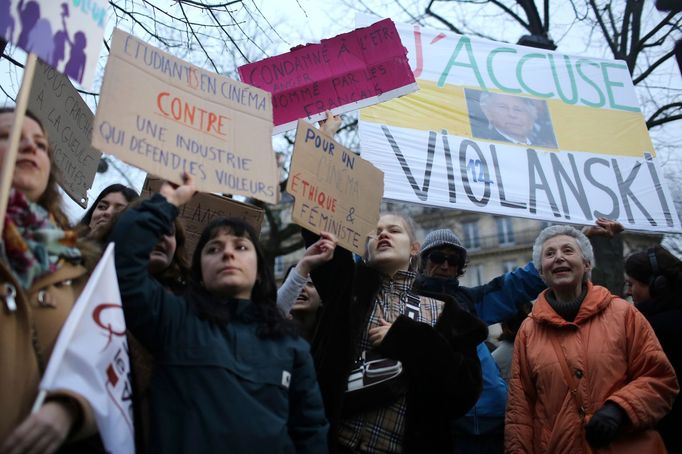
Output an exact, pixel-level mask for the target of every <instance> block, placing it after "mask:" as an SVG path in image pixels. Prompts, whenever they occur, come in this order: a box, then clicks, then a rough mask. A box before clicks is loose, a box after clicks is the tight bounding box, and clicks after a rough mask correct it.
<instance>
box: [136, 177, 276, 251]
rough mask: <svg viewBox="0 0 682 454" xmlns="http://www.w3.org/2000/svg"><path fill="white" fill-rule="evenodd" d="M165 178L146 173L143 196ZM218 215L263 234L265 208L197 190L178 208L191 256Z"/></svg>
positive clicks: (157, 188)
mask: <svg viewBox="0 0 682 454" xmlns="http://www.w3.org/2000/svg"><path fill="white" fill-rule="evenodd" d="M162 183H163V180H161V179H159V178H155V177H153V176H150V175H147V179H146V180H145V181H144V186H142V193H141V194H140V195H141V196H142V197H151V196H152V195H153V194H155V193H157V192H159V189H160V188H161V184H162ZM216 217H228V218H237V219H241V220H242V221H244V222H246V223H247V224H249V225H250V226H251V227H253V229H254V230H255V231H256V234H260V231H261V227H262V225H263V219H264V218H265V210H263V209H262V208H259V207H257V206H254V205H249V204H247V203H242V202H239V201H237V200H232V199H228V198H227V197H223V196H220V195H216V194H207V193H205V192H197V193H196V194H194V196H193V197H192V199H191V200H190V201H189V202H187V203H185V204H184V205H182V206H181V207H179V208H178V218H179V219H180V221H181V222H182V225H183V227H184V228H185V235H186V238H185V241H186V242H185V250H186V251H187V253H188V254H189V255H190V257H191V256H192V253H193V252H194V248H195V247H196V244H197V243H198V242H199V237H200V236H201V232H203V231H204V228H205V227H206V225H207V224H208V223H209V222H211V221H212V220H213V218H216Z"/></svg>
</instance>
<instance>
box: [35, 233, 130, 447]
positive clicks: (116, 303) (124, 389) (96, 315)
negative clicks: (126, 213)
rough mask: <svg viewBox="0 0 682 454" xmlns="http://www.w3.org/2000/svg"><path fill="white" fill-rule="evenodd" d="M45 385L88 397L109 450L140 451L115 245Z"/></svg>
mask: <svg viewBox="0 0 682 454" xmlns="http://www.w3.org/2000/svg"><path fill="white" fill-rule="evenodd" d="M40 389H41V390H44V391H53V390H68V391H72V392H75V393H77V394H79V395H81V396H83V397H84V398H86V399H87V400H88V402H90V405H91V407H92V409H93V411H94V413H95V417H96V418H97V426H98V427H99V432H100V435H101V436H102V441H103V442H104V446H105V447H106V449H107V451H109V452H113V453H116V454H124V453H134V452H135V444H134V438H135V437H134V430H133V405H132V385H131V381H130V359H129V358H128V342H127V339H126V325H125V319H124V318H123V308H122V306H121V294H120V293H119V290H118V280H117V278H116V267H115V265H114V244H113V243H111V244H109V247H107V250H106V251H105V252H104V255H103V256H102V259H101V260H100V262H99V263H98V264H97V267H96V268H95V271H94V272H93V273H92V276H91V277H90V280H89V281H88V283H87V284H86V286H85V289H83V293H81V295H80V297H79V298H78V301H77V302H76V304H75V305H74V307H73V310H72V311H71V314H69V318H68V319H67V320H66V323H64V326H63V328H62V331H61V333H60V334H59V338H58V339H57V344H56V345H55V348H54V351H53V353H52V356H51V357H50V362H49V364H48V365H47V369H46V370H45V374H44V375H43V379H42V381H41V383H40Z"/></svg>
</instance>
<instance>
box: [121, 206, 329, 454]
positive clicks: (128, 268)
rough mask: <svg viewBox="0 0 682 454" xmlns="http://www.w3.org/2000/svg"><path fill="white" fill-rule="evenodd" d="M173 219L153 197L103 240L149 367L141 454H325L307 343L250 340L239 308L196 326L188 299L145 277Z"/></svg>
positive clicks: (246, 317) (245, 309) (249, 324)
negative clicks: (222, 319)
mask: <svg viewBox="0 0 682 454" xmlns="http://www.w3.org/2000/svg"><path fill="white" fill-rule="evenodd" d="M176 216H177V209H176V208H175V207H174V206H173V205H171V204H169V203H168V202H166V201H165V199H164V198H163V197H161V196H158V195H157V196H154V198H152V199H151V200H149V201H146V202H144V203H143V204H142V205H141V206H140V207H138V208H136V209H131V210H128V211H127V212H125V213H124V214H123V215H122V216H121V218H120V220H119V221H118V223H117V224H116V227H115V228H114V230H113V233H112V237H111V239H112V240H113V241H115V243H116V270H117V273H118V280H119V286H120V290H121V297H122V300H123V308H124V312H125V317H126V323H127V326H128V329H129V330H131V331H132V333H133V334H134V335H135V336H136V337H137V339H139V340H140V342H142V344H143V345H144V346H145V347H146V348H147V349H149V351H150V352H151V353H152V354H153V355H154V358H155V361H156V365H155V369H154V375H153V378H152V384H151V408H150V414H151V435H150V446H149V447H150V451H151V452H162V453H172V452H192V453H213V452H215V453H228V452H229V453H240V452H258V453H260V452H268V453H285V452H286V453H288V452H310V453H323V452H326V451H327V445H326V435H327V430H328V425H327V421H326V419H325V416H324V408H323V405H322V399H321V397H320V392H319V388H318V385H317V379H316V377H315V371H314V368H313V363H312V358H311V356H310V353H309V347H308V344H307V343H306V342H305V341H304V340H303V339H302V338H294V337H290V336H288V337H282V338H278V339H269V338H268V339H263V338H260V337H258V336H257V335H256V328H257V324H256V322H255V320H254V318H253V316H252V310H251V308H252V306H253V305H252V303H251V301H248V300H232V301H228V302H226V303H225V304H229V305H230V315H231V319H230V322H229V323H227V324H225V325H224V326H218V325H216V324H214V323H211V322H208V321H206V320H204V319H201V318H199V317H198V315H197V314H196V313H195V311H194V309H193V306H192V304H191V301H188V300H187V298H191V296H185V297H179V296H176V295H173V294H172V293H170V292H168V291H166V290H164V289H163V287H162V286H161V285H160V284H159V283H158V282H157V281H156V280H155V279H154V278H153V277H152V276H151V275H150V274H149V273H148V272H147V265H148V261H149V253H150V252H151V250H152V249H153V248H154V246H155V245H156V243H157V241H158V239H159V238H160V236H161V234H162V232H164V231H167V230H168V228H169V226H170V225H171V223H172V222H173V220H174V218H175V217H176ZM187 295H191V294H190V293H188V294H187Z"/></svg>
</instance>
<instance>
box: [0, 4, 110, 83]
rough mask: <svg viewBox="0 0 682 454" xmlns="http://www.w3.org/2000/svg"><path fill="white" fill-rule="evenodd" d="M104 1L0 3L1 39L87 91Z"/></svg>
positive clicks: (105, 13)
mask: <svg viewBox="0 0 682 454" xmlns="http://www.w3.org/2000/svg"><path fill="white" fill-rule="evenodd" d="M108 13H109V2H108V1H107V0H64V1H59V0H0V37H1V38H2V39H4V40H6V41H9V42H10V43H12V44H15V45H16V46H18V47H20V48H22V49H24V50H25V51H26V52H32V53H34V54H36V55H37V56H38V58H40V59H41V60H43V61H44V62H46V63H48V64H50V65H51V66H53V67H54V68H56V69H57V70H59V71H60V72H62V73H64V74H65V75H67V76H68V77H69V78H71V79H72V80H73V81H75V82H78V83H79V84H81V85H82V86H83V87H85V88H90V87H91V85H92V81H93V79H94V77H95V70H96V69H97V64H96V63H97V58H98V57H99V51H100V48H101V46H102V35H103V34H104V26H105V25H106V20H107V16H108Z"/></svg>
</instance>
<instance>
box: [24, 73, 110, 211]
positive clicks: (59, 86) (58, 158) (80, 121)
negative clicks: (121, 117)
mask: <svg viewBox="0 0 682 454" xmlns="http://www.w3.org/2000/svg"><path fill="white" fill-rule="evenodd" d="M28 110H29V111H31V112H32V113H33V114H34V115H36V116H37V117H38V118H39V119H40V121H41V122H42V124H43V127H45V130H46V131H47V138H48V141H49V142H50V147H51V148H52V153H53V162H54V163H55V164H56V165H57V168H59V180H58V181H59V184H60V186H61V187H62V188H63V189H64V191H65V192H66V193H67V194H68V195H69V197H71V198H72V199H73V201H74V202H76V203H77V204H79V205H80V206H82V207H83V208H86V207H87V206H88V189H90V187H91V186H92V182H93V181H94V179H95V173H97V165H98V164H99V159H100V157H101V156H102V153H100V152H99V151H97V150H96V149H94V148H93V147H92V145H90V141H91V140H90V139H91V135H92V122H93V120H94V118H95V116H94V115H93V113H92V111H90V108H89V107H88V105H87V104H85V101H83V98H81V96H80V95H79V94H78V92H77V91H76V89H75V88H74V87H73V85H71V82H69V79H68V78H66V77H65V76H64V75H62V74H61V73H59V72H58V71H57V70H55V69H54V68H53V67H51V66H50V65H47V64H45V63H43V62H42V61H38V65H37V67H36V71H35V74H34V75H33V83H32V84H31V92H30V94H29V99H28Z"/></svg>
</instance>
